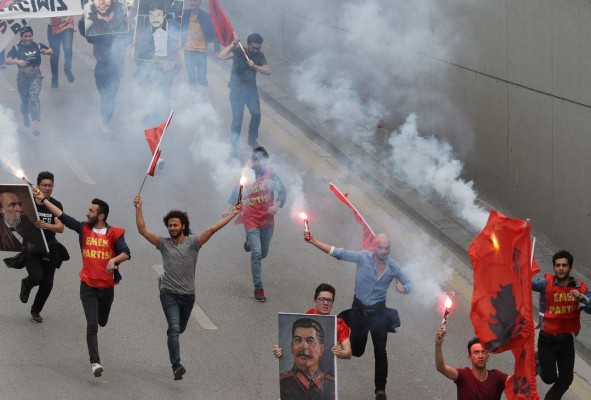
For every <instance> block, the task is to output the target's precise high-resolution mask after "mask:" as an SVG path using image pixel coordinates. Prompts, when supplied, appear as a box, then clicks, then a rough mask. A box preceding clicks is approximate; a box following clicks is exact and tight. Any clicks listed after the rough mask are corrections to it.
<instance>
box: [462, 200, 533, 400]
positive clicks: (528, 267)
mask: <svg viewBox="0 0 591 400" xmlns="http://www.w3.org/2000/svg"><path fill="white" fill-rule="evenodd" d="M531 247H532V246H531V240H530V226H529V223H528V222H527V221H525V220H521V219H514V218H508V217H506V216H504V215H503V214H500V213H498V212H496V211H495V210H492V211H491V212H490V215H489V218H488V222H487V224H486V226H485V227H484V229H483V230H482V231H481V232H480V233H479V234H478V235H477V236H476V237H475V238H474V240H473V241H472V242H471V243H470V245H469V246H468V255H469V256H470V259H471V260H472V267H473V271H474V290H473V294H472V306H471V310H470V319H471V321H472V325H473V326H474V331H475V333H476V336H478V338H479V339H480V341H481V343H482V345H483V347H484V348H485V349H486V350H488V351H490V352H494V353H501V352H504V351H507V350H512V352H513V356H514V357H515V371H514V374H513V375H512V376H511V377H510V378H509V380H508V381H507V384H506V386H505V395H506V396H507V398H508V399H510V400H514V399H530V400H531V399H539V395H538V393H537V387H536V371H535V370H536V365H535V356H534V352H535V349H534V346H535V345H534V321H533V306H532V288H531V280H532V277H533V275H534V274H535V273H534V271H533V270H532V258H531ZM533 263H535V260H534V262H533ZM535 266H536V267H537V263H535Z"/></svg>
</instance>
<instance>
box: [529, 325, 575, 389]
mask: <svg viewBox="0 0 591 400" xmlns="http://www.w3.org/2000/svg"><path fill="white" fill-rule="evenodd" d="M538 362H539V363H540V369H541V371H540V378H541V379H542V381H544V383H545V384H547V385H552V384H553V385H552V387H551V388H550V390H549V391H548V393H547V394H546V397H544V399H545V400H558V399H561V398H562V395H563V394H564V393H565V392H566V391H567V390H568V388H569V386H570V384H571V383H572V382H573V370H574V368H575V344H574V339H573V335H567V336H564V337H562V338H555V337H552V336H549V335H545V334H543V333H542V332H540V335H539V336H538Z"/></svg>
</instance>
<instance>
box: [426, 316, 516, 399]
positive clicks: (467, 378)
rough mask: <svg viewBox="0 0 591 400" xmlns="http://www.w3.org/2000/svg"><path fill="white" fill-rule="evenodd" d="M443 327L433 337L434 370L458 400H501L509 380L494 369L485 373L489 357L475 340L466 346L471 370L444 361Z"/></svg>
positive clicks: (505, 375) (476, 339)
mask: <svg viewBox="0 0 591 400" xmlns="http://www.w3.org/2000/svg"><path fill="white" fill-rule="evenodd" d="M444 336H445V327H443V326H442V327H441V328H439V330H438V331H437V334H436V335H435V366H436V367H437V371H439V372H441V373H442V374H443V375H444V376H445V377H446V378H448V379H451V380H452V381H454V383H455V384H456V386H457V389H458V400H475V399H476V400H500V399H501V395H502V394H503V391H504V390H505V383H506V382H507V379H508V378H509V376H508V375H507V374H505V373H504V372H501V371H499V370H496V369H490V370H487V369H486V363H487V362H488V357H489V353H488V351H486V350H484V348H483V347H482V344H480V340H479V339H478V338H477V337H475V338H474V339H472V340H470V341H469V342H468V361H470V363H471V364H472V365H471V367H464V368H455V367H452V366H451V365H447V364H446V363H445V361H444V359H443V338H444Z"/></svg>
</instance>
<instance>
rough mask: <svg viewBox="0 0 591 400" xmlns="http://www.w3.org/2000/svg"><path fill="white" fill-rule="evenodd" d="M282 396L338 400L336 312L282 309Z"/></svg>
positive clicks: (283, 398) (296, 399)
mask: <svg viewBox="0 0 591 400" xmlns="http://www.w3.org/2000/svg"><path fill="white" fill-rule="evenodd" d="M278 321H279V335H278V336H279V346H280V347H281V348H282V356H281V358H280V359H279V391H280V398H281V400H300V399H315V400H334V399H338V395H337V366H336V357H335V356H334V354H332V352H331V351H330V349H331V348H332V347H333V346H334V344H335V343H336V334H337V330H336V323H337V319H336V316H334V315H315V314H287V313H279V318H278Z"/></svg>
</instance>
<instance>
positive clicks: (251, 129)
mask: <svg viewBox="0 0 591 400" xmlns="http://www.w3.org/2000/svg"><path fill="white" fill-rule="evenodd" d="M230 107H231V108H232V125H231V128H230V133H231V135H230V141H231V144H232V153H233V154H234V155H236V154H237V153H238V139H239V138H240V130H241V128H242V120H243V119H244V107H246V108H248V111H249V112H250V123H249V124H248V144H249V145H250V146H252V145H253V144H254V143H256V141H257V139H258V137H259V125H260V124H261V103H260V100H259V92H258V90H257V87H256V86H246V87H245V86H237V87H231V88H230Z"/></svg>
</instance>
